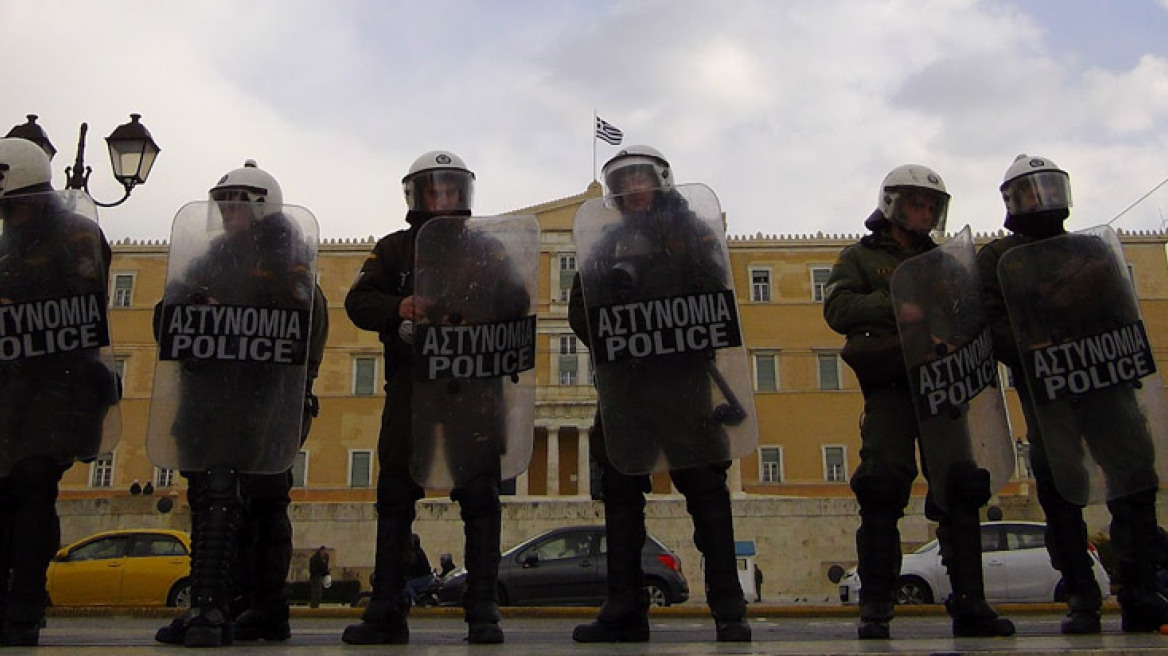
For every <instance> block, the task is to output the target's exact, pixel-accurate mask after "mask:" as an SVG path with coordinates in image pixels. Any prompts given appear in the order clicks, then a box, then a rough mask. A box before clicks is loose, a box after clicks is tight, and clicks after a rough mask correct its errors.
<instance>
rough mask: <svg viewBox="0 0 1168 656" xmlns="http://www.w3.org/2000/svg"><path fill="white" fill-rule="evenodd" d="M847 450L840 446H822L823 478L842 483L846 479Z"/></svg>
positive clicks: (830, 481)
mask: <svg viewBox="0 0 1168 656" xmlns="http://www.w3.org/2000/svg"><path fill="white" fill-rule="evenodd" d="M847 467H848V458H847V451H846V450H845V448H844V447H842V446H824V447H823V480H825V481H827V482H829V483H843V482H844V481H846V480H847V478H848V475H847Z"/></svg>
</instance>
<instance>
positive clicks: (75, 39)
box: [0, 0, 1168, 238]
mask: <svg viewBox="0 0 1168 656" xmlns="http://www.w3.org/2000/svg"><path fill="white" fill-rule="evenodd" d="M1166 1H1168V0H1161V1H1160V2H1159V6H1158V7H1157V9H1156V11H1157V12H1158V13H1159V14H1162V13H1163V12H1162V11H1160V10H1161V9H1163V8H1164V5H1165V2H1166ZM1090 7H1091V5H1087V9H1083V10H1081V11H1078V12H1068V11H1062V12H1059V11H1057V9H1049V10H1048V9H1044V5H1042V3H1025V4H1022V3H1014V2H1007V1H1006V0H961V1H957V2H925V3H921V2H910V1H909V0H889V1H887V2H881V3H856V2H850V1H847V0H820V1H817V2H814V3H810V2H807V3H791V2H782V3H779V2H765V1H762V0H757V1H751V0H734V1H732V2H715V1H714V0H676V1H674V2H664V1H661V0H637V1H635V2H634V1H617V0H611V1H608V2H599V3H597V2H591V1H589V0H566V1H564V2H558V3H544V2H536V1H535V0H523V1H521V2H515V3H505V2H502V1H501V0H492V1H489V2H481V3H469V2H460V1H457V0H441V1H438V2H429V3H408V2H404V1H395V2H374V1H372V0H339V1H338V2H334V3H330V4H329V6H328V7H327V8H324V7H322V6H321V5H319V4H318V3H311V2H307V1H306V0H284V1H276V0H255V1H252V2H247V3H239V2H229V1H226V0H222V1H218V2H199V3H186V4H180V5H175V4H173V3H163V2H145V3H143V2H138V3H130V2H128V1H126V0H108V1H107V2H102V3H88V2H81V1H79V0H43V1H42V2H39V3H35V4H34V3H5V4H4V5H3V8H2V9H0V55H4V56H6V58H7V60H8V61H24V62H29V64H28V65H25V66H14V67H11V68H10V69H9V75H8V76H7V78H8V79H7V80H6V83H7V86H6V92H5V94H4V95H3V96H2V97H0V110H3V111H2V112H0V120H3V119H4V117H8V120H9V121H10V122H11V123H13V124H14V123H17V122H20V121H21V117H23V115H24V114H25V113H28V112H33V113H38V114H40V115H41V117H42V118H41V121H40V122H41V123H42V124H43V125H44V126H45V128H46V129H47V130H49V132H50V135H51V136H52V138H53V139H54V141H55V143H56V145H57V147H58V148H59V149H60V150H61V154H59V155H58V157H57V161H56V162H55V167H57V168H59V169H63V167H64V166H65V165H67V164H68V163H70V162H68V161H64V160H71V158H72V153H73V143H74V140H75V135H76V132H75V131H76V126H77V125H78V124H79V123H80V122H81V121H82V120H86V121H89V122H90V125H91V128H92V130H91V135H90V140H89V150H88V151H87V162H88V163H89V164H90V165H92V166H93V167H94V169H95V170H94V173H93V178H92V180H93V191H94V194H95V196H97V197H98V199H99V200H108V199H110V198H113V197H117V196H119V195H120V190H118V189H117V188H116V184H114V183H113V182H112V180H110V179H109V173H108V171H109V169H108V164H106V162H105V156H104V153H103V150H104V145H103V144H102V143H101V141H100V139H99V137H102V136H104V135H105V134H108V133H109V131H111V130H112V129H113V127H114V126H116V125H117V124H119V123H122V122H124V121H125V120H126V115H127V114H128V113H129V112H131V111H136V112H139V113H141V114H142V115H143V119H142V120H143V122H145V123H146V124H147V125H148V126H149V127H150V129H151V131H152V132H153V133H154V136H155V138H156V140H157V141H158V142H159V144H160V145H161V146H162V149H163V152H162V155H161V157H160V159H159V161H158V165H157V167H156V170H155V173H154V175H153V177H152V178H151V180H150V181H149V183H148V184H147V185H146V186H143V187H141V188H139V189H137V190H135V192H134V195H133V197H132V198H131V199H130V201H129V202H127V203H126V204H125V205H124V206H122V207H119V208H116V209H112V210H106V211H104V212H103V214H102V217H103V225H104V226H105V228H106V230H107V232H108V233H109V234H110V235H111V236H112V237H123V236H131V237H138V238H165V237H166V236H167V234H168V230H169V222H170V219H171V217H173V214H174V212H175V211H176V210H177V209H178V208H179V207H180V206H181V205H182V204H184V203H185V202H187V201H190V200H196V199H199V198H202V197H204V195H205V193H206V190H207V188H208V187H209V186H210V185H211V184H212V183H213V182H214V181H215V180H216V179H218V177H219V176H220V175H221V174H222V173H223V172H225V171H226V170H228V169H230V168H234V167H236V166H238V165H239V164H240V163H242V161H243V160H244V159H245V158H255V159H257V160H258V161H259V163H260V165H261V166H263V167H265V168H267V169H268V170H270V171H271V172H272V173H273V174H275V175H276V176H277V177H278V178H279V180H280V181H281V183H282V185H283V187H284V190H285V198H286V199H288V200H289V201H290V202H295V203H299V204H302V205H305V206H307V207H309V208H310V209H312V210H313V211H314V212H315V213H316V215H317V217H318V219H319V220H320V223H321V231H322V234H324V235H325V236H328V237H364V236H370V235H374V236H376V235H381V234H384V233H386V232H389V231H391V230H393V229H397V228H399V227H401V226H402V225H403V223H402V216H403V215H404V210H405V206H404V202H403V201H402V198H401V190H400V185H399V182H400V178H401V176H402V175H403V174H404V172H405V170H406V168H407V167H408V166H409V163H410V162H412V161H413V159H414V158H415V157H416V156H417V155H418V154H420V153H422V152H424V151H426V150H431V149H433V148H439V147H441V148H449V149H452V150H454V151H455V152H458V153H459V154H460V155H462V156H463V157H464V158H465V159H466V160H467V162H468V163H469V164H470V166H471V167H472V168H474V169H475V171H476V173H477V174H478V189H477V194H476V197H477V204H478V209H479V210H480V212H482V213H493V212H503V211H508V210H512V209H516V208H520V207H525V206H530V205H534V204H537V203H541V202H544V201H548V200H553V199H556V198H561V197H564V196H568V195H571V194H576V193H580V192H582V191H583V190H584V188H585V187H586V186H587V184H588V183H589V182H590V181H591V179H592V176H593V161H592V160H593V149H594V148H595V152H596V160H597V161H596V163H597V164H599V163H603V161H604V160H605V159H606V158H607V157H609V156H611V155H612V154H613V153H614V152H615V150H616V149H615V148H613V147H611V146H608V145H607V144H603V143H600V144H596V143H594V142H593V140H592V112H593V111H594V110H595V111H597V112H598V113H600V114H601V115H602V116H604V117H605V118H606V119H608V120H609V121H611V122H613V123H614V124H616V125H617V126H619V127H620V128H621V129H623V130H624V131H625V134H626V139H627V141H626V143H649V144H651V145H654V146H656V147H658V148H660V149H661V150H662V151H663V152H665V153H666V155H667V156H669V157H670V159H671V160H672V162H673V164H674V168H675V170H676V171H677V174H678V177H679V179H681V180H683V181H686V180H690V181H700V182H705V183H707V184H709V185H710V186H711V187H713V188H714V189H715V190H716V191H717V192H718V194H719V197H720V198H721V199H722V203H723V207H724V209H726V210H727V212H728V217H729V223H730V230H731V231H732V232H735V233H739V234H745V233H749V234H753V233H756V232H764V233H814V232H817V231H821V230H822V231H824V232H829V233H831V232H852V233H856V232H859V231H860V230H861V222H862V220H863V218H864V217H865V216H866V215H867V214H868V212H869V211H870V210H871V209H872V205H873V202H874V199H875V193H876V187H877V186H878V184H879V181H880V179H881V178H882V177H883V175H884V174H885V173H886V172H887V171H888V170H889V169H891V168H892V167H894V166H897V165H899V164H902V163H905V162H910V161H911V162H919V163H923V164H926V165H929V166H932V167H933V168H935V169H937V170H938V171H939V172H941V174H942V175H943V176H944V178H945V180H946V182H947V183H948V185H949V187H950V190H951V191H952V192H953V196H954V200H953V205H952V208H951V214H950V226H951V227H953V228H960V226H961V225H962V224H963V223H965V222H969V223H971V224H973V225H974V227H975V229H977V230H991V229H996V228H997V227H998V226H1000V222H1001V215H1002V209H1001V202H1000V199H999V198H998V195H997V185H998V184H999V182H1000V176H1001V174H1002V172H1004V171H1005V169H1006V167H1007V166H1008V165H1009V163H1010V161H1011V160H1012V158H1013V156H1014V155H1015V154H1017V153H1018V152H1023V151H1025V152H1035V153H1040V154H1043V155H1046V156H1049V157H1052V158H1054V159H1055V160H1056V161H1058V162H1059V163H1060V164H1061V165H1063V166H1064V167H1065V168H1067V170H1069V171H1070V172H1071V174H1072V179H1073V182H1074V185H1075V200H1076V208H1075V214H1074V219H1073V223H1074V222H1079V221H1082V222H1084V223H1085V224H1089V223H1086V222H1091V221H1093V222H1101V221H1102V220H1106V219H1108V218H1110V217H1111V216H1114V214H1116V213H1118V212H1119V211H1120V210H1121V209H1123V207H1125V206H1126V205H1127V204H1128V203H1130V202H1131V201H1132V200H1134V199H1136V198H1138V197H1139V196H1140V195H1141V194H1143V193H1144V192H1146V191H1147V190H1148V189H1150V188H1151V186H1152V185H1154V184H1156V183H1157V182H1159V181H1160V180H1161V179H1163V177H1164V176H1165V175H1166V174H1168V167H1166V166H1165V162H1164V157H1163V153H1164V152H1168V151H1166V149H1165V145H1168V144H1166V143H1165V141H1166V140H1168V130H1166V129H1165V124H1166V122H1168V117H1166V116H1165V114H1166V112H1168V107H1166V104H1168V99H1166V96H1168V63H1166V62H1168V49H1166V46H1165V45H1164V43H1163V41H1162V39H1159V38H1151V37H1148V36H1146V33H1151V32H1152V31H1151V30H1148V31H1146V33H1145V32H1139V33H1138V36H1137V37H1133V38H1134V39H1135V40H1136V41H1135V42H1133V38H1128V39H1126V40H1125V39H1122V38H1120V31H1121V29H1124V28H1125V25H1124V22H1125V21H1124V19H1125V13H1124V12H1123V11H1118V10H1114V8H1113V9H1112V10H1111V11H1104V10H1103V9H1091V8H1090ZM1131 11H1136V10H1135V9H1132V10H1131ZM1080 15H1082V16H1083V18H1084V20H1086V21H1090V22H1091V26H1090V27H1091V30H1092V31H1093V33H1098V34H1099V35H1100V38H1099V39H1098V40H1097V43H1102V44H1107V43H1123V45H1124V46H1125V48H1127V50H1125V52H1128V51H1131V49H1133V48H1135V49H1142V53H1141V56H1139V57H1135V58H1131V59H1130V60H1128V59H1124V58H1123V57H1116V58H1106V57H1104V56H1103V55H1102V54H1100V53H1097V52H1095V51H1084V52H1077V51H1072V50H1068V49H1067V47H1066V46H1065V44H1066V43H1073V41H1065V40H1063V35H1064V34H1069V33H1071V31H1073V30H1072V29H1071V28H1072V27H1074V26H1072V25H1070V24H1069V21H1071V20H1072V19H1073V18H1078V17H1079V16H1080ZM1052 16H1054V17H1056V18H1057V20H1056V18H1052ZM1140 20H1141V22H1142V23H1147V24H1155V22H1154V20H1153V19H1151V18H1148V17H1147V16H1146V15H1144V14H1140ZM1109 31H1111V32H1112V33H1113V35H1114V38H1111V39H1107V38H1106V36H1107V35H1108V33H1109ZM46 35H50V36H49V38H48V39H47V40H46ZM1117 61H1118V62H1121V63H1120V64H1117V63H1116V62H1117ZM1123 62H1126V63H1123ZM58 182H60V179H59V180H58ZM1156 202H1158V198H1153V199H1151V200H1149V201H1147V202H1146V204H1147V205H1148V208H1149V209H1151V210H1155V207H1154V205H1155V203H1156ZM1157 216H1158V212H1156V211H1152V212H1150V213H1147V212H1143V211H1140V212H1135V211H1133V212H1132V213H1131V214H1129V215H1128V216H1125V218H1124V219H1123V221H1122V222H1121V224H1120V225H1126V226H1127V227H1141V228H1155V227H1159V225H1160V224H1159V219H1158V218H1157Z"/></svg>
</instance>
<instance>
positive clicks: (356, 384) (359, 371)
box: [353, 357, 377, 396]
mask: <svg viewBox="0 0 1168 656" xmlns="http://www.w3.org/2000/svg"><path fill="white" fill-rule="evenodd" d="M376 391H377V358H375V357H356V358H353V394H354V395H355V396H373V395H374V394H375V393H376Z"/></svg>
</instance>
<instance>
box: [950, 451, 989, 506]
mask: <svg viewBox="0 0 1168 656" xmlns="http://www.w3.org/2000/svg"><path fill="white" fill-rule="evenodd" d="M945 478H946V485H945V487H946V488H947V490H946V494H947V498H948V500H949V503H950V505H952V506H953V507H956V508H966V509H977V508H981V507H982V506H984V505H985V504H986V502H988V501H989V500H990V496H992V492H991V490H990V473H989V471H987V470H985V469H982V468H980V467H978V466H977V465H976V464H974V463H973V462H971V461H968V460H967V461H964V462H958V463H954V464H953V465H952V466H950V467H949V471H948V472H946V477H945Z"/></svg>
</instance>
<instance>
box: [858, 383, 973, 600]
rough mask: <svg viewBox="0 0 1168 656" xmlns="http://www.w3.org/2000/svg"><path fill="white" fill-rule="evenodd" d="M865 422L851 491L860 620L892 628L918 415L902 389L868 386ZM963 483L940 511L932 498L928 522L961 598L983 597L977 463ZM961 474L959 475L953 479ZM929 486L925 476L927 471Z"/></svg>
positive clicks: (954, 485)
mask: <svg viewBox="0 0 1168 656" xmlns="http://www.w3.org/2000/svg"><path fill="white" fill-rule="evenodd" d="M863 391H864V414H863V417H862V418H861V420H860V437H861V440H862V446H861V447H860V465H859V466H858V467H857V468H856V471H855V473H854V474H853V475H852V480H851V487H852V490H853V491H854V492H855V494H856V499H857V501H858V502H859V505H860V529H859V530H858V531H857V532H856V552H857V557H858V560H859V566H858V572H859V575H860V581H861V583H862V587H861V588H860V594H861V605H862V607H861V615H862V616H863V617H864V618H865V619H867V620H875V621H887V620H889V619H891V616H892V599H893V592H894V590H895V588H896V580H897V577H898V576H899V573H900V562H901V550H900V549H901V547H900V532H899V529H898V528H897V523H898V522H899V520H900V518H901V517H903V516H904V509H905V507H906V506H907V505H908V500H909V496H910V494H911V492H912V483H913V481H914V480H915V479H916V477H917V466H916V462H917V458H916V449H917V439H918V438H917V436H918V435H919V430H920V429H919V427H918V424H917V418H916V411H915V409H914V408H913V405H912V399H911V397H910V396H909V391H908V388H907V386H906V385H905V384H903V383H900V384H890V385H866V386H864V388H863ZM968 469H969V472H964V473H963V474H965V475H950V476H947V477H946V479H947V482H948V484H949V485H950V490H948V491H947V497H946V498H947V499H949V503H948V504H946V505H947V506H948V508H947V509H942V508H941V507H940V506H939V505H938V504H937V503H936V502H935V500H934V494H937V493H939V491H934V490H932V489H931V487H930V490H929V494H928V496H927V497H926V499H925V516H926V517H928V518H929V519H931V520H933V521H936V522H937V523H938V528H937V539H938V541H939V542H940V545H941V555H942V560H943V562H944V564H945V566H946V569H947V571H948V572H949V577H950V581H951V582H952V584H953V590H954V593H955V594H956V595H972V596H975V597H978V598H980V597H981V596H982V595H983V592H984V591H983V583H982V572H981V534H980V525H979V518H978V509H979V508H980V507H981V506H982V505H984V504H985V502H986V501H988V499H989V481H988V476H984V475H981V474H979V473H978V470H976V468H975V466H974V465H973V463H972V462H970V463H968ZM955 473H956V472H955ZM924 474H925V478H926V480H927V479H928V476H929V472H928V468H927V467H925V471H924Z"/></svg>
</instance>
